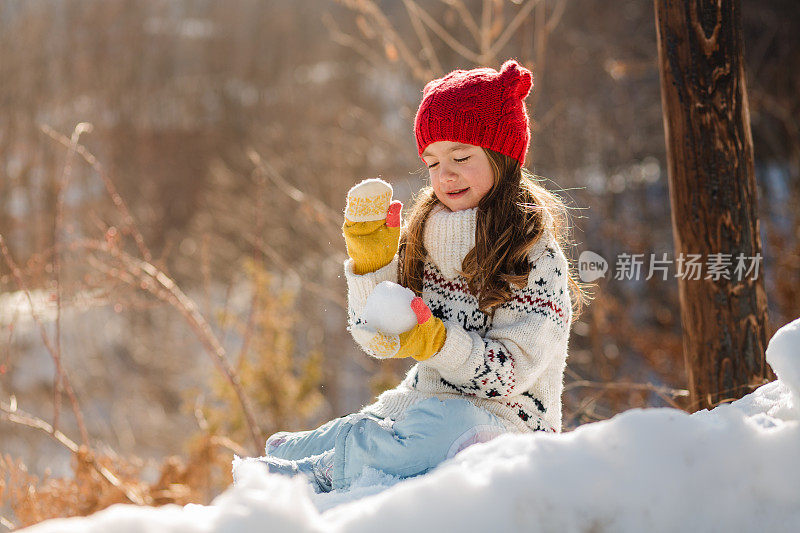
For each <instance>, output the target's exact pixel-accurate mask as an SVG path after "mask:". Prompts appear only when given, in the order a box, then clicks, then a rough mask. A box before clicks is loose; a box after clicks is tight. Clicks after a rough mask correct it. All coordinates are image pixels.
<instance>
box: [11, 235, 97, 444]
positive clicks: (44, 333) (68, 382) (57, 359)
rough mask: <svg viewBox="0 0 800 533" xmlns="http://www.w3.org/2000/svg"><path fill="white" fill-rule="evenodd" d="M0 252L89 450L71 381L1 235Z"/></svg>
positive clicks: (84, 427)
mask: <svg viewBox="0 0 800 533" xmlns="http://www.w3.org/2000/svg"><path fill="white" fill-rule="evenodd" d="M0 251H2V254H3V258H4V259H5V262H6V265H8V268H9V270H11V273H12V275H13V276H14V279H15V280H16V283H17V287H18V288H19V290H21V291H23V292H24V293H25V296H27V298H28V304H29V305H30V306H31V315H32V317H33V320H34V322H36V325H37V326H38V327H39V333H40V334H41V336H42V342H43V343H44V345H45V348H46V349H47V351H48V352H49V353H50V356H51V357H52V358H53V362H54V363H55V366H56V372H57V373H58V374H59V375H60V376H61V382H62V383H63V385H64V391H65V392H66V393H67V397H68V398H69V401H70V404H71V406H72V412H73V414H74V415H75V420H76V422H77V424H78V430H79V431H80V434H81V440H82V441H83V444H84V445H85V446H86V447H87V448H90V445H89V433H88V432H87V431H86V424H84V421H83V413H82V412H81V409H80V405H79V404H78V399H77V397H76V396H75V391H74V390H73V388H72V381H71V380H70V379H69V374H68V373H67V370H66V369H65V368H64V367H63V366H62V365H61V358H60V357H59V354H58V353H57V352H56V350H55V348H54V347H53V345H52V344H51V342H50V337H49V336H48V335H47V330H46V329H45V327H44V324H42V321H41V320H40V318H39V315H38V313H36V308H35V307H34V304H33V297H32V296H31V292H30V290H29V289H28V286H27V284H26V283H25V280H24V279H23V278H22V273H21V271H20V269H19V267H18V266H17V264H16V262H15V261H14V258H13V257H11V252H10V251H9V250H8V247H7V246H6V242H5V240H4V239H3V235H2V234H0Z"/></svg>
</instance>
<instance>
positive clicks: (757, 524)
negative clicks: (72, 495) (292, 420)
mask: <svg viewBox="0 0 800 533" xmlns="http://www.w3.org/2000/svg"><path fill="white" fill-rule="evenodd" d="M767 360H768V362H769V363H770V365H771V366H772V367H773V369H774V370H775V371H776V373H777V375H778V378H779V379H778V380H777V381H773V382H771V383H768V384H766V385H763V386H761V387H759V388H758V389H756V390H755V391H753V392H752V393H751V394H749V395H747V396H745V397H744V398H742V399H740V400H738V401H735V402H733V403H731V404H723V405H719V406H718V407H716V408H714V409H713V410H711V411H709V410H702V411H698V412H696V413H693V414H687V413H685V412H683V411H680V410H677V409H671V408H650V409H639V408H637V409H631V410H628V411H626V412H624V413H620V414H618V415H616V416H614V417H613V418H611V419H609V420H604V421H601V422H595V423H591V424H585V425H583V426H581V427H579V428H577V429H576V430H574V431H571V432H568V433H561V434H548V433H536V434H528V435H512V434H507V435H502V436H500V437H498V438H496V439H494V440H493V441H491V442H488V443H484V444H476V445H474V446H471V447H470V448H467V449H466V450H464V451H463V452H461V453H459V454H458V455H457V456H456V457H454V458H453V459H451V460H449V461H447V462H445V463H443V464H442V465H440V467H439V468H437V469H435V470H433V471H432V472H430V473H428V474H426V475H424V476H420V477H417V478H412V479H407V480H398V479H395V478H392V477H391V476H386V475H383V474H381V473H380V472H377V471H374V470H372V471H365V473H364V476H363V477H362V478H361V480H360V482H359V483H356V484H355V485H354V486H353V487H352V488H351V489H350V490H349V491H347V492H332V493H329V494H315V493H314V492H313V490H312V489H311V487H310V485H308V484H307V483H306V482H305V481H303V480H302V479H299V478H296V479H291V478H285V477H282V476H278V475H271V474H266V473H264V472H262V469H261V468H258V467H257V465H248V466H250V468H245V469H243V470H241V471H240V472H239V473H240V475H241V478H240V479H241V481H240V483H239V484H238V485H236V486H233V487H231V488H229V489H228V490H227V491H226V492H225V493H223V494H221V495H220V496H219V497H217V498H216V499H215V500H214V501H213V502H212V504H211V505H209V506H202V505H194V504H192V505H186V506H184V507H179V506H176V505H170V506H165V507H160V508H155V509H154V508H137V507H134V506H130V505H115V506H112V507H110V508H108V509H106V510H104V511H101V512H99V513H96V514H95V515H92V516H90V517H87V518H72V519H66V520H64V519H61V520H52V521H48V522H44V523H42V524H39V525H37V526H34V527H33V528H31V529H29V530H27V531H30V532H32V533H45V532H56V531H57V532H59V533H61V532H64V533H69V532H78V531H80V532H95V531H96V532H100V531H114V532H115V533H128V532H134V531H164V532H174V533H188V532H192V533H194V532H216V531H237V532H244V533H247V532H251V531H253V532H255V531H269V530H275V531H376V530H381V531H387V532H391V531H398V532H401V531H402V532H404V533H408V532H409V531H413V530H414V529H422V530H425V531H436V530H444V531H476V532H477V531H482V532H483V531H519V530H525V531H559V532H562V531H563V532H571V531H576V532H577V531H581V532H583V531H593V532H602V531H615V532H617V531H621V532H641V531H648V532H657V531H675V530H687V529H688V530H691V531H756V530H757V531H770V532H775V531H777V532H782V531H787V532H788V531H798V530H800V418H799V417H798V410H797V405H798V396H797V393H798V390H800V320H796V321H794V322H792V323H791V324H789V325H787V326H785V327H784V328H781V330H779V331H778V333H776V335H775V336H774V337H773V339H772V340H771V341H770V345H769V348H768V350H767Z"/></svg>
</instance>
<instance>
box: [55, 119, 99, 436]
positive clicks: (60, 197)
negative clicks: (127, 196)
mask: <svg viewBox="0 0 800 533" xmlns="http://www.w3.org/2000/svg"><path fill="white" fill-rule="evenodd" d="M91 131H92V125H91V124H88V123H86V122H79V123H78V124H77V125H76V126H75V129H73V130H72V137H70V140H69V146H68V147H67V157H66V160H65V161H64V168H63V169H62V171H61V177H60V178H59V179H58V181H57V182H56V215H55V223H54V225H53V243H54V245H55V246H54V249H55V250H56V251H55V253H54V254H53V281H54V282H55V296H56V321H55V326H56V332H55V346H54V349H55V352H54V354H55V360H56V361H57V364H56V375H55V376H54V378H53V427H54V428H58V418H59V415H60V413H61V386H62V385H61V384H62V378H63V373H62V368H61V363H60V361H61V355H62V354H61V254H60V253H59V252H58V243H59V242H60V241H61V226H62V225H63V223H64V191H66V190H67V187H68V186H69V180H70V178H71V177H72V160H73V157H74V155H75V147H76V146H77V144H78V140H79V139H80V136H81V134H83V133H88V132H91ZM81 437H82V438H83V440H84V444H85V443H87V442H88V435H83V434H82V435H81Z"/></svg>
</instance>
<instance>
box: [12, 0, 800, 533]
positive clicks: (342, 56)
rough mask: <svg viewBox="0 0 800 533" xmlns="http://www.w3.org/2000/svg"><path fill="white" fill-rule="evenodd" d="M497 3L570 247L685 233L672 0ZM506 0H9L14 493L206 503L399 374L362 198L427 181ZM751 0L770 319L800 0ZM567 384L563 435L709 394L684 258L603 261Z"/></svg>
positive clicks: (407, 195) (47, 502)
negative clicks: (355, 287) (356, 266)
mask: <svg viewBox="0 0 800 533" xmlns="http://www.w3.org/2000/svg"><path fill="white" fill-rule="evenodd" d="M486 4H487V5H489V6H491V9H492V10H494V11H493V12H494V14H495V20H500V17H501V16H502V17H504V20H505V21H506V24H505V25H502V24H499V25H497V27H494V26H493V27H491V28H489V36H490V37H491V38H492V39H493V41H494V42H496V43H497V44H498V46H497V47H496V49H494V50H493V55H492V62H490V65H491V66H494V67H498V66H499V64H500V63H502V61H503V60H504V59H506V58H509V57H515V58H517V59H518V60H519V61H520V62H522V63H524V64H525V65H526V66H528V67H530V68H531V69H532V70H533V72H534V88H533V92H532V95H531V97H530V98H529V99H528V101H527V103H528V108H529V112H530V115H531V118H532V141H531V151H530V152H529V156H528V159H529V165H528V166H529V168H530V169H531V170H532V171H534V172H535V173H536V174H537V175H540V176H543V177H546V178H547V179H548V182H547V185H548V187H549V188H550V189H551V190H553V191H555V192H557V193H558V194H560V195H561V196H562V197H563V198H564V199H565V200H566V201H567V203H568V204H569V205H570V206H571V207H572V208H573V209H572V216H573V218H572V226H573V238H574V240H575V241H576V243H577V246H576V247H575V249H573V250H565V252H567V254H568V255H569V256H570V257H571V258H572V259H573V260H574V259H577V257H578V255H579V254H580V253H581V252H582V251H584V250H591V251H593V252H596V253H598V254H600V255H601V256H603V257H605V258H606V259H608V260H609V262H611V263H612V264H613V262H614V258H615V257H617V256H618V254H622V253H628V254H638V253H642V254H646V256H647V257H649V255H650V254H651V253H654V254H656V255H658V256H660V255H661V254H662V253H664V252H666V253H668V254H669V255H670V256H672V250H673V240H672V229H671V223H670V206H669V196H668V185H667V179H666V162H665V145H664V126H663V121H662V110H661V96H660V85H659V72H658V64H657V53H658V51H657V45H656V31H655V23H654V14H653V5H652V2H649V1H640V0H630V1H624V2H623V1H621V0H617V1H614V2H610V3H609V2H590V1H585V0H565V1H550V0H547V1H545V0H541V1H539V2H523V1H519V2H511V1H499V0H498V1H494V0H492V1H488V2H486ZM483 5H484V3H483V2H479V1H477V0H465V1H464V2H459V1H457V0H452V1H440V2H439V1H437V2H433V1H430V2H416V3H415V2H412V1H410V0H409V1H407V2H394V1H374V2H373V1H370V0H365V1H358V0H348V1H339V2H334V1H332V0H302V1H296V2H284V1H278V0H273V1H263V0H258V1H257V0H228V1H226V2H211V1H188V0H184V1H166V0H165V1H147V2H146V1H123V0H104V1H77V0H60V1H56V0H31V1H25V2H23V1H19V0H0V235H2V239H3V244H4V245H5V249H4V250H3V253H2V256H0V257H2V258H1V259H0V454H2V456H3V457H2V460H1V461H0V474H2V475H0V480H2V479H5V480H6V487H7V488H6V490H5V492H3V490H2V487H1V486H0V502H1V503H2V505H0V516H2V517H5V518H4V519H5V520H11V519H10V518H8V517H12V516H13V517H14V522H10V524H16V525H23V524H30V523H33V522H37V521H40V520H42V519H44V518H48V517H51V516H65V515H68V514H86V513H89V512H92V511H94V510H97V509H99V508H102V507H104V506H106V505H108V504H110V503H113V502H116V501H126V502H128V501H136V500H137V498H138V499H139V500H140V501H141V502H142V503H151V504H159V503H167V502H177V503H188V502H197V503H207V502H208V501H210V500H211V498H213V497H214V496H215V495H217V494H219V493H220V492H221V491H222V490H224V489H225V487H226V486H228V485H229V484H230V457H231V455H232V454H233V453H240V454H244V455H258V454H260V451H261V450H260V449H256V447H255V443H254V441H257V440H258V439H261V441H262V442H263V440H264V439H265V438H266V436H268V435H269V434H271V433H272V432H274V431H277V430H300V429H308V428H311V427H315V426H316V425H319V424H320V423H322V422H324V421H326V420H329V419H331V418H333V417H337V416H342V415H344V414H346V413H350V412H353V411H355V410H357V409H359V408H360V407H361V406H362V405H364V404H366V403H367V402H369V401H370V400H371V398H372V397H373V396H374V395H375V394H377V393H378V392H380V391H382V390H384V389H386V388H388V387H390V386H393V385H394V384H396V383H397V382H398V381H399V380H400V379H401V377H402V376H403V374H404V372H405V370H406V369H407V368H408V366H410V363H409V362H408V361H405V360H401V361H390V362H378V361H375V360H371V359H369V358H367V357H366V356H365V355H364V354H363V353H361V352H360V350H359V349H358V348H357V346H356V345H355V343H354V342H353V341H352V339H351V337H350V335H349V334H348V332H347V331H346V330H345V323H346V313H345V311H346V309H345V306H346V300H345V295H346V294H345V291H346V289H345V283H344V278H343V276H342V261H343V260H344V259H345V257H346V255H345V248H344V241H343V238H342V237H341V231H340V226H341V217H342V210H343V208H344V199H345V194H346V192H347V190H348V188H349V187H351V186H352V185H353V184H354V183H356V182H357V181H359V180H360V179H362V178H367V177H376V176H381V177H383V178H384V179H387V180H388V181H390V182H391V183H392V184H393V186H394V188H395V195H396V197H398V198H399V199H401V200H402V201H403V202H404V203H405V204H406V205H410V201H411V198H412V195H413V194H414V193H415V192H416V191H417V190H419V188H420V187H422V186H423V185H424V183H425V173H424V171H423V168H422V165H421V163H420V160H419V158H418V157H417V155H416V151H415V150H416V148H415V144H414V138H413V117H414V113H415V111H416V106H417V105H418V103H419V98H420V95H421V89H422V87H423V86H424V84H425V82H426V81H427V80H429V79H431V78H433V77H438V76H441V75H443V74H445V73H446V72H449V71H450V70H452V69H454V68H473V67H474V66H477V64H476V63H475V62H471V61H470V60H469V58H465V57H464V55H463V54H462V53H461V52H460V51H459V48H458V46H457V44H458V43H457V42H454V41H453V40H452V39H450V37H452V38H453V39H455V40H457V41H458V42H465V43H470V44H471V45H472V44H473V43H474V39H475V38H476V35H473V33H474V30H475V29H476V28H473V27H472V26H471V25H470V24H468V23H466V22H465V21H467V20H470V17H471V20H477V21H478V23H480V21H481V10H482V8H483ZM529 5H531V6H532V8H531V9H529V11H527V13H525V14H524V16H522V17H520V18H519V19H515V16H516V15H517V14H518V13H520V12H521V11H523V10H526V9H528V7H529ZM742 7H743V23H744V28H743V29H744V46H745V61H746V76H747V95H748V98H749V103H750V119H751V128H752V133H753V141H754V153H755V161H756V180H757V187H758V215H759V218H760V232H761V239H762V245H763V254H764V260H763V263H762V269H763V270H762V272H761V274H760V275H763V276H764V279H765V284H766V292H767V297H768V306H769V307H768V313H769V331H768V336H771V335H772V333H774V331H775V330H776V329H777V328H778V327H779V326H781V325H783V324H785V323H786V322H788V321H790V320H792V319H794V318H796V317H797V316H798V315H800V300H799V299H798V287H800V220H798V216H800V215H798V213H800V209H798V206H800V130H799V129H798V124H797V117H798V116H800V98H798V96H797V95H798V94H800V31H798V29H800V28H799V27H798V25H800V7H798V5H797V4H796V2H793V1H791V0H768V1H763V2H754V1H747V0H745V1H743V5H742ZM423 10H424V11H423ZM425 13H427V16H428V17H429V21H433V25H438V26H439V29H440V31H431V32H429V33H427V34H426V35H430V40H428V39H426V38H422V39H421V38H420V35H422V33H421V32H420V24H422V25H425V24H428V23H429V22H426V20H428V19H426V18H425V17H426V15H425ZM513 20H519V26H518V27H517V29H516V31H514V32H511V33H509V34H508V35H507V36H506V34H505V33H504V30H505V29H506V27H508V23H509V22H511V21H513ZM426 27H428V26H426ZM442 36H445V39H443V38H442ZM431 51H433V52H435V60H433V59H432V57H433V56H432V54H431V53H430V52H431ZM79 123H86V124H90V125H91V126H86V125H84V126H80V127H77V126H78V124H79ZM76 127H77V128H76ZM55 251H57V253H55ZM12 265H16V266H18V267H19V271H18V272H16V273H15V272H14V271H13V269H12ZM152 267H155V268H156V269H158V271H160V272H154V271H153V270H152ZM148 268H150V269H151V270H148ZM156 274H158V275H160V276H161V277H160V278H159V277H158V275H156ZM164 276H166V278H169V279H170V280H172V281H173V282H174V286H172V285H170V284H169V283H164V282H163V281H164V280H165V279H166V278H165V277H164ZM21 284H22V285H23V286H24V289H22V290H21V289H20V286H21ZM29 298H30V299H29ZM31 302H32V304H33V308H32V309H31ZM32 311H33V312H32ZM56 362H58V364H59V365H61V366H62V367H63V370H64V371H65V372H66V375H67V376H68V380H65V379H61V380H57V379H56V378H57V376H59V372H58V371H57V368H56ZM62 375H63V374H62ZM230 376H234V377H235V378H236V379H235V380H232V379H230ZM236 380H238V382H239V383H240V385H239V386H238V387H233V386H232V385H231V382H232V381H236ZM565 383H566V385H565V393H564V397H563V401H564V427H563V430H564V431H565V432H567V431H570V430H572V429H575V428H576V427H578V426H580V425H581V424H584V423H587V422H591V421H596V420H603V419H607V418H610V417H611V416H613V415H614V414H616V413H620V412H622V411H625V410H628V409H631V408H633V407H645V406H654V407H657V406H672V407H677V408H680V409H684V410H686V411H688V412H693V411H695V410H696V406H692V405H689V402H688V401H687V399H688V396H687V394H686V390H685V389H686V372H685V368H684V362H683V356H682V346H681V326H680V315H679V310H678V293H677V282H676V281H675V280H674V279H671V280H669V281H663V280H661V279H660V278H659V277H658V276H656V277H654V278H653V279H651V280H649V281H645V280H644V277H642V278H641V279H639V280H615V279H609V277H608V276H607V277H606V279H604V280H600V281H599V284H598V286H597V289H596V295H595V298H594V300H593V301H592V303H591V304H590V305H589V307H588V308H587V310H586V312H585V314H584V315H583V316H582V317H581V318H580V320H579V321H577V322H575V323H574V325H573V330H572V335H571V338H570V352H569V358H568V368H567V374H566V381H565ZM754 385H757V384H754ZM55 390H60V391H62V392H61V393H56V392H54V391H55ZM242 398H245V400H244V401H245V403H247V404H248V405H250V408H251V411H252V414H253V416H254V419H255V420H254V422H255V425H256V427H257V439H254V438H253V435H252V432H251V431H250V429H249V425H248V423H247V421H246V417H245V414H244V413H243V409H242V408H241V404H242ZM3 413H5V416H2V414H3ZM47 424H49V425H51V426H52V425H55V426H57V427H58V429H59V430H60V431H61V432H63V434H62V435H61V437H63V438H61V437H59V436H58V434H56V435H55V436H54V435H51V434H48V431H49V430H48V427H47ZM251 425H252V424H251ZM81 444H83V445H85V447H83V448H79V449H77V453H76V449H74V447H75V446H80V445H81ZM70 448H73V450H71V449H70ZM104 472H105V473H113V474H114V475H113V476H111V477H113V478H114V480H116V483H114V482H112V481H111V480H110V478H109V476H108V475H106V474H104ZM45 475H46V476H47V478H46V479H42V476H45ZM34 476H35V477H34ZM26 486H34V487H36V488H37V489H36V490H37V491H38V492H36V493H35V494H34V496H31V497H30V498H29V499H28V501H27V502H26V503H25V504H24V505H23V504H21V503H20V502H21V498H20V497H19V494H18V493H15V492H14V489H15V487H16V488H17V489H20V487H26ZM20 490H21V489H20ZM88 494H91V495H92V497H90V498H87V497H86V496H87V495H88ZM80 495H83V497H80ZM4 496H5V499H3V497H4ZM12 504H13V507H14V509H13V513H12V511H11V507H12ZM3 527H6V528H10V527H9V522H6V523H0V531H2V530H3Z"/></svg>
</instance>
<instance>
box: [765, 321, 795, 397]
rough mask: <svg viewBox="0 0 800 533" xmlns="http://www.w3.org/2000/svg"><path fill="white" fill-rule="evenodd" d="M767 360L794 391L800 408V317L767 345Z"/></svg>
mask: <svg viewBox="0 0 800 533" xmlns="http://www.w3.org/2000/svg"><path fill="white" fill-rule="evenodd" d="M767 362H768V363H769V366H771V367H772V369H773V370H774V371H775V373H776V374H777V375H778V379H779V380H781V382H783V384H784V385H786V387H787V388H788V389H789V390H790V391H791V392H792V397H793V398H792V400H793V403H794V405H795V409H797V410H800V318H798V319H795V320H794V321H793V322H789V323H788V324H786V325H785V326H783V327H782V328H780V329H779V330H778V331H776V332H775V335H773V336H772V338H771V339H770V341H769V344H768V345H767Z"/></svg>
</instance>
